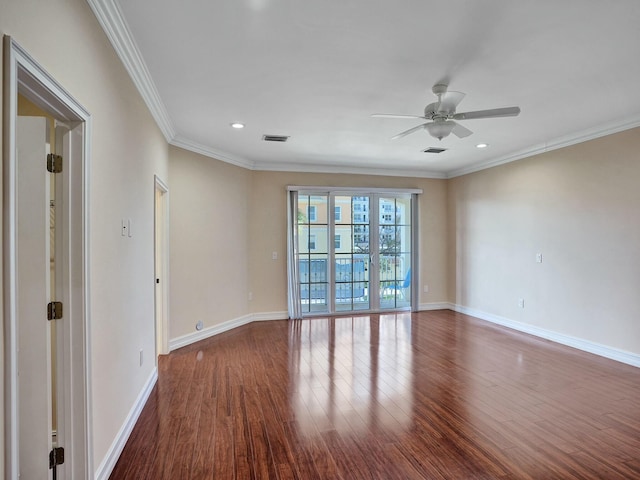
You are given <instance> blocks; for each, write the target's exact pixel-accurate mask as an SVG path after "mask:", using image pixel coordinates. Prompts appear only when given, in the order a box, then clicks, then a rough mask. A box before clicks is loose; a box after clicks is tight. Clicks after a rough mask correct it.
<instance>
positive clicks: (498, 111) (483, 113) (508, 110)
mask: <svg viewBox="0 0 640 480" xmlns="http://www.w3.org/2000/svg"><path fill="white" fill-rule="evenodd" d="M519 113H520V107H505V108H494V109H491V110H477V111H475V112H463V113H456V114H455V115H454V116H453V119H454V120H472V119H475V118H497V117H515V116H517V115H518V114H519Z"/></svg>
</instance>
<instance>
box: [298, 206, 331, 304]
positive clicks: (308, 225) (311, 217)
mask: <svg viewBox="0 0 640 480" xmlns="http://www.w3.org/2000/svg"><path fill="white" fill-rule="evenodd" d="M328 204H329V202H328V196H327V195H299V196H298V265H299V269H300V298H301V302H302V312H303V313H315V312H318V313H320V312H327V311H328V308H329V303H328V299H329V298H330V297H329V283H328V279H329V272H328V266H329V247H330V245H329V242H328V238H329V223H328V220H329V218H328V214H327V207H328Z"/></svg>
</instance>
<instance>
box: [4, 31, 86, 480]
mask: <svg viewBox="0 0 640 480" xmlns="http://www.w3.org/2000/svg"><path fill="white" fill-rule="evenodd" d="M4 67H5V68H4V75H5V76H4V86H5V88H4V89H3V90H4V97H3V100H4V102H5V104H4V105H5V108H4V116H3V164H4V178H3V183H4V197H3V211H4V215H3V227H4V232H3V234H4V242H3V258H4V260H3V268H4V286H3V297H4V312H3V313H4V322H5V338H4V342H5V345H4V347H5V383H4V388H5V412H4V414H5V417H4V420H5V453H6V455H5V476H6V477H7V478H17V477H18V469H19V461H18V459H19V453H18V449H19V443H18V431H19V426H18V425H17V423H16V419H17V415H16V413H17V404H18V402H19V399H18V383H17V355H16V348H17V343H16V341H17V335H16V332H17V315H16V288H15V283H16V282H15V279H16V272H17V271H16V261H15V258H16V255H15V253H16V244H15V243H16V237H15V231H16V180H15V163H16V155H15V154H16V148H15V143H16V125H15V124H16V119H17V95H18V92H22V93H25V94H26V95H27V96H28V97H29V99H30V100H33V101H35V103H36V104H38V105H40V106H41V107H42V108H44V109H45V110H47V111H48V112H50V113H52V114H53V115H54V116H58V117H59V118H58V119H59V120H64V121H65V122H67V123H70V124H73V127H74V128H73V129H72V130H76V131H78V132H79V133H80V134H81V135H82V138H81V141H80V144H79V145H80V148H81V149H82V152H81V158H80V161H79V163H78V164H77V165H75V166H74V167H73V169H70V171H73V172H75V174H74V175H72V176H70V178H69V182H70V183H69V186H68V187H67V188H69V189H70V190H69V192H68V193H69V194H70V195H73V196H74V198H75V200H73V201H71V200H70V201H68V202H67V204H68V205H66V207H68V208H69V210H68V211H69V212H71V211H73V214H71V215H70V218H69V221H68V222H67V225H68V227H67V229H65V231H64V232H63V235H66V236H67V240H65V241H64V244H65V248H69V252H70V253H69V255H68V256H67V258H66V260H65V262H66V266H65V269H66V270H65V271H66V272H67V273H66V274H67V275H69V277H68V280H66V281H65V284H67V283H68V285H67V287H65V288H64V289H63V290H64V291H65V292H66V294H68V298H69V305H67V306H65V318H66V319H67V320H68V323H69V324H70V325H74V327H73V329H72V330H69V331H68V333H67V334H66V335H65V337H67V335H68V338H66V339H65V341H67V342H68V343H67V344H68V345H69V349H70V351H69V352H66V353H65V368H68V369H69V374H68V375H67V376H65V385H67V386H68V388H69V392H68V393H69V394H70V395H69V398H68V401H66V400H65V402H64V405H65V415H64V416H65V419H64V420H65V423H67V422H68V424H67V425H66V426H65V431H66V432H67V435H68V443H67V445H66V447H67V448H68V449H69V460H70V461H69V462H68V465H67V466H66V468H67V472H71V474H72V475H74V476H77V477H79V478H87V477H88V476H89V472H92V471H93V468H92V467H93V446H92V443H93V442H92V438H93V437H92V422H91V382H90V375H89V372H90V371H91V363H90V359H91V354H90V346H91V343H90V332H89V328H90V308H89V302H90V293H89V292H90V284H89V281H90V276H89V264H90V261H89V260H90V257H89V194H88V192H89V178H90V177H89V164H90V155H91V150H90V136H91V115H90V114H89V112H87V111H86V110H85V109H84V108H83V107H82V106H81V105H80V104H79V103H78V102H77V101H76V100H75V99H74V98H73V97H72V96H71V95H70V94H69V93H68V92H67V91H66V90H65V89H64V88H63V87H62V86H61V85H60V84H58V83H57V82H56V81H55V79H54V78H53V77H51V76H50V75H49V74H48V73H47V72H46V71H45V70H44V69H43V68H42V67H41V66H40V65H39V64H38V63H37V62H36V61H35V60H34V59H33V58H32V57H31V56H30V55H29V54H28V53H27V52H26V51H25V50H24V49H23V48H22V47H20V46H19V45H18V44H17V43H16V42H15V41H13V39H12V38H11V37H9V36H6V35H5V37H4ZM67 242H68V243H67ZM70 285H74V288H73V289H71V288H70ZM78 285H79V286H80V288H75V286H78ZM67 354H68V355H67ZM67 357H68V358H70V359H71V360H70V361H69V363H66V362H67V360H66V358H67ZM66 377H68V380H69V383H67V382H66ZM71 412H73V413H71ZM71 417H73V418H71ZM72 420H73V421H72ZM71 426H72V428H70V427H71ZM67 427H69V428H67Z"/></svg>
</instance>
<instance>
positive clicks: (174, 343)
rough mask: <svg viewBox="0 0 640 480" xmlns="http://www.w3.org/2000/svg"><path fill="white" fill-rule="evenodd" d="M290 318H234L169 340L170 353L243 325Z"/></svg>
mask: <svg viewBox="0 0 640 480" xmlns="http://www.w3.org/2000/svg"><path fill="white" fill-rule="evenodd" d="M288 317H289V314H288V313H287V312H263V313H250V314H248V315H243V316H242V317H238V318H233V319H231V320H227V321H226V322H222V323H219V324H218V325H213V326H211V327H207V328H203V329H202V330H200V331H196V332H193V333H188V334H187V335H182V336H181V337H177V338H173V339H171V340H169V351H170V352H172V351H174V350H177V349H178V348H182V347H186V346H187V345H191V344H192V343H195V342H199V341H200V340H204V339H206V338H209V337H213V336H214V335H219V334H221V333H224V332H227V331H229V330H232V329H234V328H237V327H241V326H242V325H246V324H247V323H251V322H264V321H267V320H284V319H286V318H288Z"/></svg>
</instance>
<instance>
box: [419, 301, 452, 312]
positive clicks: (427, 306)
mask: <svg viewBox="0 0 640 480" xmlns="http://www.w3.org/2000/svg"><path fill="white" fill-rule="evenodd" d="M427 310H453V304H451V303H448V302H439V303H435V302H434V303H421V304H420V305H418V311H419V312H424V311H427Z"/></svg>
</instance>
